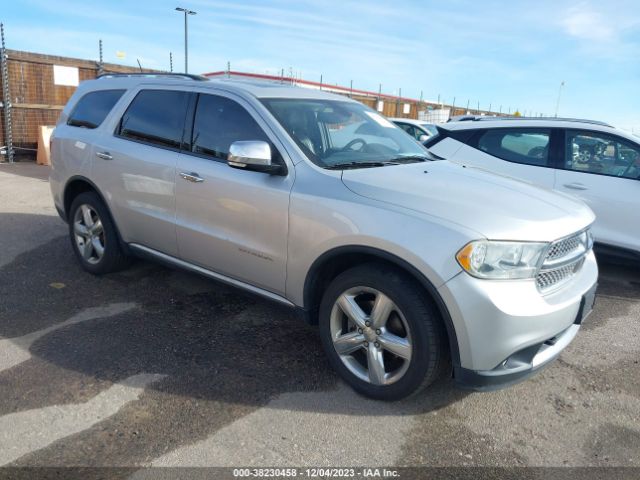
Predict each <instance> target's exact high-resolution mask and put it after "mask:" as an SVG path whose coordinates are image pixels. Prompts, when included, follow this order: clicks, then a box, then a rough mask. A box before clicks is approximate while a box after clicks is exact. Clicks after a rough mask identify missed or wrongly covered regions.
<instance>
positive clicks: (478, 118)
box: [448, 115, 613, 128]
mask: <svg viewBox="0 0 640 480" xmlns="http://www.w3.org/2000/svg"><path fill="white" fill-rule="evenodd" d="M496 120H499V121H509V120H543V121H554V122H578V123H588V124H591V125H601V126H603V127H612V128H613V126H612V125H611V124H609V123H606V122H601V121H599V120H587V119H583V118H562V117H490V116H486V115H458V116H456V117H451V118H450V119H449V120H448V121H449V122H482V121H484V122H486V121H496Z"/></svg>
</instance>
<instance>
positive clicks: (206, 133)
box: [191, 94, 271, 161]
mask: <svg viewBox="0 0 640 480" xmlns="http://www.w3.org/2000/svg"><path fill="white" fill-rule="evenodd" d="M240 140H262V141H264V142H268V143H271V142H270V140H269V137H267V135H266V134H265V133H264V131H263V130H262V128H260V126H259V125H258V124H257V123H256V121H255V120H254V119H253V117H251V115H250V114H249V112H247V111H246V110H245V109H244V108H243V107H242V106H241V105H240V104H238V103H237V102H235V101H233V100H231V99H228V98H225V97H219V96H217V95H208V94H200V97H199V99H198V107H197V109H196V115H195V119H194V124H193V140H192V142H191V144H192V147H191V148H192V150H193V152H194V153H198V154H200V155H206V156H209V157H213V158H214V159H217V160H223V161H226V160H227V156H228V154H229V147H230V146H231V144H232V143H233V142H237V141H240Z"/></svg>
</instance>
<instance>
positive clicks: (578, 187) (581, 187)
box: [564, 183, 588, 190]
mask: <svg viewBox="0 0 640 480" xmlns="http://www.w3.org/2000/svg"><path fill="white" fill-rule="evenodd" d="M564 186H565V187H567V188H570V189H572V190H588V189H587V187H585V186H584V185H583V184H581V183H565V184H564Z"/></svg>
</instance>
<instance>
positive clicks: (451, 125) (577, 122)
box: [438, 117, 638, 143]
mask: <svg viewBox="0 0 640 480" xmlns="http://www.w3.org/2000/svg"><path fill="white" fill-rule="evenodd" d="M438 127H439V128H444V129H445V130H478V129H482V130H484V129H488V128H514V127H515V128H519V127H533V128H568V129H584V130H595V131H599V132H605V133H611V134H615V135H618V136H621V137H624V138H627V139H628V140H631V141H633V142H635V143H638V138H637V137H634V136H633V135H631V134H629V133H627V132H624V131H622V130H619V129H617V128H615V127H613V126H612V125H609V124H607V123H604V122H598V121H595V120H583V119H577V118H555V117H553V118H544V117H524V118H518V117H480V118H478V117H463V118H461V119H457V120H454V121H450V122H447V123H441V124H438Z"/></svg>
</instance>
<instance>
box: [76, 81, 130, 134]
mask: <svg viewBox="0 0 640 480" xmlns="http://www.w3.org/2000/svg"><path fill="white" fill-rule="evenodd" d="M124 92H125V91H124V90H99V91H97V92H90V93H87V94H86V95H85V96H84V97H82V98H81V99H80V100H79V101H78V103H77V104H76V106H75V108H74V109H73V112H72V113H71V115H69V120H67V125H71V126H73V127H85V128H96V127H99V126H100V124H101V123H102V122H103V121H104V119H105V118H106V117H107V115H108V114H109V112H110V111H111V109H112V108H113V106H114V105H115V104H116V102H117V101H118V100H120V97H121V96H122V94H123V93H124Z"/></svg>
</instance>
